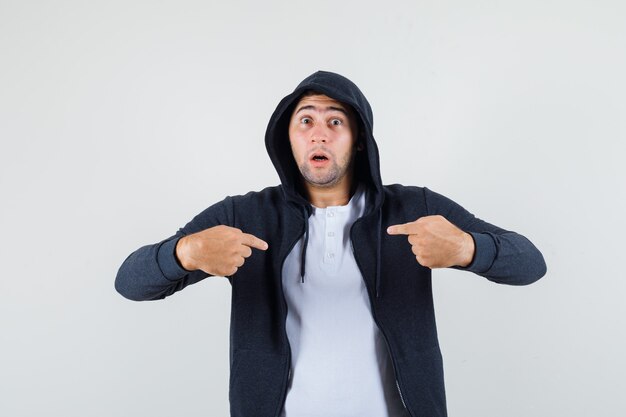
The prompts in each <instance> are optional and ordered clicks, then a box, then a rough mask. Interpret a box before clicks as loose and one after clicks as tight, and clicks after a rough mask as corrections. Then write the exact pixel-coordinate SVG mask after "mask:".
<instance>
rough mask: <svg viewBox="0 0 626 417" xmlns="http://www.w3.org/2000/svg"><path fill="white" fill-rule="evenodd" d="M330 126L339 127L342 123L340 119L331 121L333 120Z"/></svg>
mask: <svg viewBox="0 0 626 417" xmlns="http://www.w3.org/2000/svg"><path fill="white" fill-rule="evenodd" d="M330 124H331V125H334V126H339V125H341V124H343V121H342V120H341V119H333V120H331V121H330Z"/></svg>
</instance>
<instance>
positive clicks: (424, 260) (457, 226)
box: [388, 188, 546, 285]
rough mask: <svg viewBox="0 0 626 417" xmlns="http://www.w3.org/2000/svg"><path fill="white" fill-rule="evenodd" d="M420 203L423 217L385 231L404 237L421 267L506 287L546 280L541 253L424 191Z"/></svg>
mask: <svg viewBox="0 0 626 417" xmlns="http://www.w3.org/2000/svg"><path fill="white" fill-rule="evenodd" d="M424 198H425V201H426V205H427V210H428V216H426V217H422V218H420V219H417V220H416V221H414V222H410V223H405V224H403V225H394V226H391V227H390V228H389V231H388V232H389V233H390V234H403V235H407V236H408V239H409V243H410V244H411V245H412V249H413V253H414V254H415V255H416V258H417V261H418V262H420V263H421V264H422V265H424V266H428V267H431V268H442V267H452V268H455V269H461V270H467V271H471V272H474V273H476V274H478V275H481V276H483V277H485V278H487V279H489V280H491V281H494V282H498V283H501V284H509V285H526V284H530V283H533V282H535V281H537V280H538V279H539V278H541V277H542V276H544V275H545V273H546V264H545V261H544V259H543V256H542V255H541V252H539V250H538V249H537V248H536V247H535V245H533V244H532V243H531V242H530V241H529V240H528V239H527V238H525V237H524V236H522V235H520V234H518V233H515V232H512V231H508V230H504V229H501V228H499V227H497V226H494V225H492V224H490V223H487V222H485V221H483V220H480V219H478V218H476V217H475V216H474V215H473V214H471V213H470V212H468V211H467V210H465V209H464V208H463V207H461V206H460V205H459V204H457V203H455V202H454V201H452V200H450V199H449V198H447V197H444V196H442V195H441V194H437V193H435V192H433V191H431V190H429V189H427V188H424ZM470 237H471V239H470Z"/></svg>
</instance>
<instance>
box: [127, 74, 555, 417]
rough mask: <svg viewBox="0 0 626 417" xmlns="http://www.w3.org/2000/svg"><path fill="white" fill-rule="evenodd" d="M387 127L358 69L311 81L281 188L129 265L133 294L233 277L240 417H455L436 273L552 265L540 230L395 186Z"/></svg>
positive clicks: (286, 127)
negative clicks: (524, 230)
mask: <svg viewBox="0 0 626 417" xmlns="http://www.w3.org/2000/svg"><path fill="white" fill-rule="evenodd" d="M372 125H373V115H372V111H371V108H370V105H369V103H368V102H367V100H366V98H365V96H364V95H363V94H362V93H361V91H360V90H359V89H358V87H357V86H356V85H354V84H353V83H352V82H351V81H350V80H348V79H346V78H345V77H342V76H340V75H338V74H334V73H330V72H324V71H319V72H316V73H315V74H313V75H311V76H309V77H308V78H306V79H305V80H304V81H302V83H300V85H299V86H298V87H297V88H296V89H295V90H294V92H293V93H291V94H289V95H288V96H286V97H285V98H284V99H283V100H282V101H281V102H280V103H279V105H278V107H277V108H276V111H275V112H274V114H273V115H272V117H271V119H270V122H269V125H268V128H267V132H266V139H265V141H266V147H267V150H268V153H269V155H270V158H271V160H272V162H273V164H274V166H275V168H276V170H277V172H278V175H279V177H280V180H281V185H279V186H276V187H270V188H266V189H264V190H262V191H260V192H251V193H248V194H246V195H243V196H235V197H227V198H226V199H224V200H223V201H221V202H219V203H217V204H215V205H213V206H211V207H209V208H207V209H206V210H205V211H203V212H202V213H200V214H199V215H198V216H196V217H195V218H194V219H193V220H192V221H191V222H189V223H188V224H187V225H186V226H185V227H183V228H181V229H180V230H179V231H178V232H177V233H176V234H175V235H174V236H171V237H169V238H167V239H165V240H163V241H162V242H159V243H156V244H153V245H148V246H144V247H142V248H140V249H138V250H137V251H135V252H133V253H132V254H131V255H130V256H129V257H128V258H127V259H126V260H125V261H124V263H123V264H122V266H121V268H120V270H119V272H118V275H117V278H116V288H117V290H118V291H119V292H120V293H121V294H122V295H124V296H125V297H127V298H130V299H133V300H154V299H160V298H164V297H166V296H168V295H171V294H173V293H174V292H176V291H179V290H181V289H183V288H184V287H186V286H187V285H189V284H193V283H195V282H198V281H200V280H202V279H204V278H206V277H207V276H226V277H228V279H229V281H230V283H231V285H232V314H231V346H230V349H231V363H230V366H231V375H230V382H231V383H230V405H231V415H232V416H254V417H262V416H276V417H278V416H286V417H304V416H327V417H328V416H359V417H364V416H371V417H380V416H394V417H397V416H414V417H417V416H429V417H433V416H445V415H446V405H445V393H444V381H443V365H442V358H441V353H440V350H439V345H438V340H437V331H436V326H435V317H434V310H433V303H432V291H431V270H432V268H445V267H453V268H458V269H463V270H468V271H471V272H474V273H476V274H479V275H481V276H484V277H486V278H487V279H490V280H492V281H495V282H498V283H503V284H511V285H523V284H529V283H532V282H534V281H536V280H538V279H539V278H541V277H542V276H543V275H544V274H545V272H546V266H545V263H544V260H543V257H542V256H541V253H540V252H539V251H538V250H537V249H536V248H535V246H534V245H533V244H532V243H531V242H530V241H529V240H528V239H526V238H525V237H523V236H521V235H519V234H517V233H514V232H511V231H506V230H503V229H501V228H498V227H496V226H494V225H491V224H489V223H486V222H484V221H482V220H479V219H477V218H476V217H474V216H473V215H472V214H471V213H469V212H468V211H466V210H465V209H463V208H462V207H461V206H459V205H458V204H456V203H454V202H453V201H451V200H449V199H447V198H446V197H443V196H442V195H440V194H437V193H435V192H433V191H431V190H429V189H427V188H420V187H405V186H402V185H390V186H383V185H382V181H381V178H380V171H379V159H378V149H377V146H376V142H375V141H374V137H373V134H372ZM407 240H408V242H407Z"/></svg>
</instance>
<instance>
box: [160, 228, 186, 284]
mask: <svg viewBox="0 0 626 417" xmlns="http://www.w3.org/2000/svg"><path fill="white" fill-rule="evenodd" d="M181 237H182V236H181ZM179 240H180V237H179V238H177V239H172V240H168V241H167V242H165V243H163V244H162V245H161V246H160V247H159V252H158V253H157V263H158V264H159V268H161V272H163V275H164V276H165V278H167V279H169V280H170V281H178V280H179V279H181V278H183V277H184V276H185V275H187V274H188V273H189V272H190V271H187V270H186V269H185V268H183V267H182V265H181V264H180V262H179V261H178V259H177V258H176V244H177V243H178V241H179Z"/></svg>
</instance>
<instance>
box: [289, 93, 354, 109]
mask: <svg viewBox="0 0 626 417" xmlns="http://www.w3.org/2000/svg"><path fill="white" fill-rule="evenodd" d="M309 105H312V106H315V107H321V108H326V107H337V108H340V109H343V110H347V106H346V105H345V104H343V103H341V102H340V101H337V100H335V99H333V98H330V97H328V96H327V95H324V94H312V95H306V96H304V97H302V98H300V100H298V104H296V111H298V109H299V108H300V107H303V106H309Z"/></svg>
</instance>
